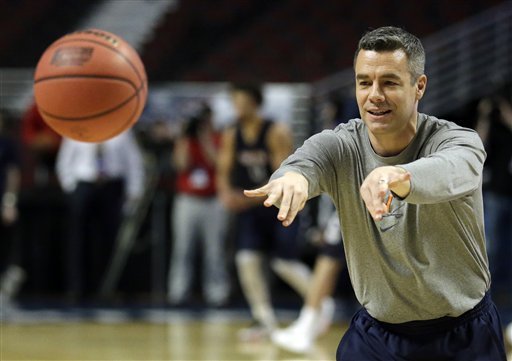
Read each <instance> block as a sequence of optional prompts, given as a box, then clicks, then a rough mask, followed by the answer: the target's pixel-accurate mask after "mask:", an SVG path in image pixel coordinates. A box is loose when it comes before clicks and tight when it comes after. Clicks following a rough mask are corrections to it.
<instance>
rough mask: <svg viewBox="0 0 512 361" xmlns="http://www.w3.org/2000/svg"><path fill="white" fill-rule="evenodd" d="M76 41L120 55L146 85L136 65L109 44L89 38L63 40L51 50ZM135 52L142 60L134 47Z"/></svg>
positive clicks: (58, 41)
mask: <svg viewBox="0 0 512 361" xmlns="http://www.w3.org/2000/svg"><path fill="white" fill-rule="evenodd" d="M74 41H86V42H91V43H94V44H98V45H100V46H102V47H104V48H106V49H108V50H112V51H114V52H115V53H117V54H119V55H120V56H121V57H122V58H123V59H124V60H125V61H126V62H127V63H128V65H130V66H131V68H132V69H133V71H135V74H137V78H139V80H140V81H141V82H142V83H144V82H145V81H146V80H145V79H143V78H142V75H141V74H139V71H138V70H137V67H136V66H135V65H133V63H132V62H131V61H130V59H129V58H128V57H127V56H125V55H124V54H123V53H122V52H120V51H119V50H117V49H115V48H112V47H111V46H108V45H107V44H103V43H102V42H100V41H97V40H93V39H87V38H78V39H63V40H57V42H56V43H54V44H51V45H50V48H51V47H53V46H58V45H60V44H62V43H70V42H74ZM126 44H127V45H128V46H130V47H131V45H130V44H129V43H126ZM132 49H133V51H134V52H135V54H137V56H138V57H139V58H140V55H139V54H138V53H137V51H136V50H135V49H134V48H133V47H132ZM141 63H142V60H141ZM142 66H143V67H144V63H142Z"/></svg>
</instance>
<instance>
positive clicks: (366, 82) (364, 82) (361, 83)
mask: <svg viewBox="0 0 512 361" xmlns="http://www.w3.org/2000/svg"><path fill="white" fill-rule="evenodd" d="M369 85H370V82H368V81H360V82H359V86H369Z"/></svg>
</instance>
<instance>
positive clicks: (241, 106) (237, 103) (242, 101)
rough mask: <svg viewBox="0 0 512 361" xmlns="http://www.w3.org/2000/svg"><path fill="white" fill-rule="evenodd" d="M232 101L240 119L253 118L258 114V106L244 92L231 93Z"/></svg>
mask: <svg viewBox="0 0 512 361" xmlns="http://www.w3.org/2000/svg"><path fill="white" fill-rule="evenodd" d="M231 99H232V101H233V106H234V107H235V111H236V114H237V115H238V117H239V118H246V117H251V116H253V115H254V114H256V113H257V112H258V105H257V104H256V102H255V101H254V99H253V98H252V97H251V96H250V95H249V94H247V93H246V92H244V91H239V90H235V91H233V92H232V93H231Z"/></svg>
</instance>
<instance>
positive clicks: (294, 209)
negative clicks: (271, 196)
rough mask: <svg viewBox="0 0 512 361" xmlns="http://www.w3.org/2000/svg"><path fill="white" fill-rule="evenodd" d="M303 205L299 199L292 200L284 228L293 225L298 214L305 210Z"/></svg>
mask: <svg viewBox="0 0 512 361" xmlns="http://www.w3.org/2000/svg"><path fill="white" fill-rule="evenodd" d="M302 203H303V201H302V200H301V199H300V198H299V197H293V198H292V202H291V205H290V209H289V211H288V215H287V216H286V219H285V220H284V221H283V226H285V227H288V226H289V225H290V224H292V223H293V221H294V219H295V217H296V216H297V213H299V211H300V210H301V209H302V208H303V206H302Z"/></svg>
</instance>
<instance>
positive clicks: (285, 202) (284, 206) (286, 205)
mask: <svg viewBox="0 0 512 361" xmlns="http://www.w3.org/2000/svg"><path fill="white" fill-rule="evenodd" d="M292 199H293V192H291V191H290V190H286V189H283V198H282V199H281V206H280V207H279V213H278V214H277V219H279V220H280V221H284V220H285V219H286V218H287V217H288V212H289V210H290V206H291V203H292Z"/></svg>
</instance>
